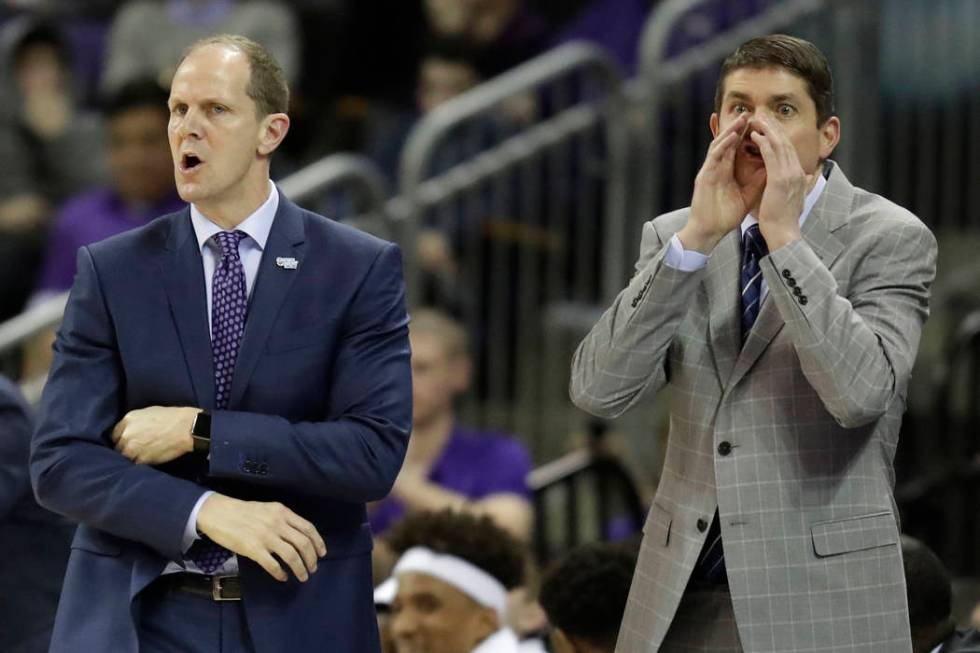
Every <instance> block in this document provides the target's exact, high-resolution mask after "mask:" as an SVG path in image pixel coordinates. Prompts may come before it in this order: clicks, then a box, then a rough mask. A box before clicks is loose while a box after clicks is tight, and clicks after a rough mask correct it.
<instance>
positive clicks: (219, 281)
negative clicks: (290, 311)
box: [187, 231, 248, 574]
mask: <svg viewBox="0 0 980 653" xmlns="http://www.w3.org/2000/svg"><path fill="white" fill-rule="evenodd" d="M244 237H245V233H244V232H242V231H220V232H218V233H216V234H215V235H214V236H212V238H213V239H214V241H215V242H216V243H217V245H218V248H219V251H220V252H221V260H220V261H218V264H217V265H216V266H215V268H214V276H213V277H212V283H211V352H212V354H213V357H214V398H215V402H214V405H215V408H218V409H219V410H220V409H222V408H227V406H228V394H229V393H230V392H231V379H232V376H233V374H234V372H235V360H236V359H237V358H238V347H239V345H240V344H241V342H242V334H243V333H244V332H245V313H246V310H247V308H248V293H247V290H246V287H245V266H244V265H242V259H241V257H240V255H239V252H238V244H239V243H240V242H241V240H242V238H244ZM187 557H188V558H190V559H191V560H193V561H194V564H196V565H197V567H198V569H200V570H201V571H203V572H204V573H205V574H212V573H214V572H215V571H216V570H217V569H219V568H220V567H221V565H223V564H224V563H225V561H226V560H227V559H228V558H230V557H231V551H229V550H228V549H225V548H224V547H221V546H218V545H217V544H215V543H214V542H212V541H211V540H210V539H208V538H207V537H202V538H201V539H199V540H197V541H196V542H194V544H193V545H191V548H190V549H189V550H188V551H187Z"/></svg>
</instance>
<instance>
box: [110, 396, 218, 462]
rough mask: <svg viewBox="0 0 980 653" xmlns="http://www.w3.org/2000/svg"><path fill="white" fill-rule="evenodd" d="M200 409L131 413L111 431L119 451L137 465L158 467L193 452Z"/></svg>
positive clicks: (153, 409)
mask: <svg viewBox="0 0 980 653" xmlns="http://www.w3.org/2000/svg"><path fill="white" fill-rule="evenodd" d="M199 412H201V409H200V408H173V407H164V406H150V407H149V408H140V409H139V410H131V411H129V412H128V413H126V415H125V416H124V417H123V418H122V419H121V420H119V423H118V424H116V426H115V427H114V428H113V429H112V442H113V444H114V445H115V448H116V451H118V452H119V453H121V454H122V455H124V456H126V457H127V458H129V459H130V460H132V461H133V462H134V463H140V464H143V465H159V464H161V463H166V462H170V461H171V460H174V459H175V458H180V457H181V456H183V455H184V454H185V453H190V452H191V451H193V450H194V438H193V437H192V436H191V428H192V427H193V426H194V419H195V418H196V417H197V414H198V413H199Z"/></svg>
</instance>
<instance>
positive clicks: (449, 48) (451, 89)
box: [364, 36, 489, 180]
mask: <svg viewBox="0 0 980 653" xmlns="http://www.w3.org/2000/svg"><path fill="white" fill-rule="evenodd" d="M488 66H489V64H488V54H487V52H486V51H485V50H482V49H480V48H479V47H476V46H474V45H473V44H472V43H471V42H470V41H468V40H464V39H461V38H454V37H440V36H433V37H431V38H429V39H428V40H427V41H426V43H425V51H424V54H423V55H422V58H421V61H420V63H419V74H418V82H417V84H416V88H415V108H414V109H413V110H411V111H403V110H397V109H394V108H391V107H384V106H379V107H375V108H374V109H373V110H372V111H371V112H370V113H369V115H368V118H367V122H368V124H367V142H366V143H365V148H364V149H365V151H366V154H367V155H368V156H369V157H370V158H372V159H373V160H374V161H375V162H376V163H377V164H378V166H379V167H380V168H381V170H382V172H384V173H385V175H386V176H387V177H388V178H389V179H391V180H394V179H397V178H398V164H399V159H400V157H401V154H402V149H403V147H404V145H405V141H406V139H407V138H408V135H409V133H410V132H411V130H412V127H414V126H415V123H416V122H417V121H418V120H419V119H420V118H421V117H423V116H425V115H426V114H428V113H429V112H430V111H432V110H433V109H435V108H436V107H438V106H439V105H441V104H443V103H445V102H446V101H448V100H451V99H453V98H454V97H456V96H458V95H460V94H462V93H464V92H466V91H468V90H469V89H471V88H473V87H474V86H476V85H477V84H479V83H480V82H482V81H483V80H484V79H485V78H486V76H487V74H488V73H487V71H488V70H489V67H488ZM458 159H459V156H458V154H457V156H456V158H455V159H452V160H450V161H447V163H446V167H448V166H449V165H452V164H453V163H457V162H458Z"/></svg>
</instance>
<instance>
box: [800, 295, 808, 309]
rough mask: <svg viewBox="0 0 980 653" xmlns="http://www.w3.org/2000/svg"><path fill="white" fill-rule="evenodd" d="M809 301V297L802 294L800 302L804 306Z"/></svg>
mask: <svg viewBox="0 0 980 653" xmlns="http://www.w3.org/2000/svg"><path fill="white" fill-rule="evenodd" d="M808 301H809V300H808V299H807V298H806V295H800V304H801V305H803V306H806V303H807V302H808Z"/></svg>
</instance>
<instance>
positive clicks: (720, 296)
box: [704, 229, 742, 388]
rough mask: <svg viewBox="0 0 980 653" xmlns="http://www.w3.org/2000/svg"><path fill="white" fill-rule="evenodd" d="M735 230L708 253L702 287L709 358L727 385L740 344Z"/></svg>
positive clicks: (737, 250) (739, 248)
mask: <svg viewBox="0 0 980 653" xmlns="http://www.w3.org/2000/svg"><path fill="white" fill-rule="evenodd" d="M739 243H740V239H739V232H738V230H737V229H735V230H733V231H732V232H731V233H730V234H728V235H727V236H725V237H724V238H723V239H722V240H721V242H720V243H718V245H717V246H715V249H714V251H713V252H712V253H711V258H710V259H709V260H708V269H707V271H706V274H705V279H704V286H705V290H707V293H708V305H709V306H710V307H711V312H710V315H709V316H708V331H709V334H710V337H711V346H710V349H711V354H712V356H713V357H714V359H715V369H716V370H717V372H718V382H719V383H721V387H723V388H724V387H726V386H727V385H728V378H729V377H730V376H731V373H732V368H733V367H734V366H735V358H736V357H737V356H738V350H739V348H740V346H741V345H740V341H741V333H740V331H741V328H742V327H741V325H740V322H739V315H740V313H741V309H740V302H739V297H740V295H739V290H738V272H739V266H740V255H741V247H740V245H739Z"/></svg>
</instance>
